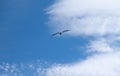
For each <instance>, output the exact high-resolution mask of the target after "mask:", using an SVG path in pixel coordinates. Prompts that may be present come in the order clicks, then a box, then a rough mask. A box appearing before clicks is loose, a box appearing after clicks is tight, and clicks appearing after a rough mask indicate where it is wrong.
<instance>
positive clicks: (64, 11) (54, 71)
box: [46, 0, 120, 76]
mask: <svg viewBox="0 0 120 76" xmlns="http://www.w3.org/2000/svg"><path fill="white" fill-rule="evenodd" d="M48 14H49V15H50V22H51V23H52V27H53V30H63V29H70V30H71V31H70V32H69V33H68V34H69V35H72V36H76V35H77V36H78V37H79V36H84V35H85V36H86V37H91V36H92V37H93V39H92V40H90V43H89V44H88V46H87V48H88V50H87V51H88V53H92V52H97V53H95V54H93V55H92V56H90V57H89V56H88V58H87V59H85V60H83V61H80V62H78V63H74V64H66V65H54V66H53V67H51V68H48V69H47V72H46V76H120V69H119V67H120V60H119V59H120V48H119V45H120V43H119V42H120V36H119V35H120V1H119V0H58V1H56V2H55V3H54V4H53V5H52V6H51V7H50V8H49V10H48Z"/></svg>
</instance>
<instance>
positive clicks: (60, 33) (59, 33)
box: [52, 30, 70, 36]
mask: <svg viewBox="0 0 120 76" xmlns="http://www.w3.org/2000/svg"><path fill="white" fill-rule="evenodd" d="M68 31H70V30H63V31H61V32H57V33H54V34H52V36H55V35H62V34H63V33H65V32H68Z"/></svg>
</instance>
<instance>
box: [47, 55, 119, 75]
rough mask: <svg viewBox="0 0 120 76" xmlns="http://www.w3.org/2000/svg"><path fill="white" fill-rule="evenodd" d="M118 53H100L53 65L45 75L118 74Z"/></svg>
mask: <svg viewBox="0 0 120 76" xmlns="http://www.w3.org/2000/svg"><path fill="white" fill-rule="evenodd" d="M119 59H120V53H111V54H100V55H95V56H92V57H89V58H88V59H86V60H84V61H82V62H78V63H75V64H70V65H58V66H53V67H51V68H50V69H48V71H47V73H46V74H47V76H120V68H119V67H120V60H119Z"/></svg>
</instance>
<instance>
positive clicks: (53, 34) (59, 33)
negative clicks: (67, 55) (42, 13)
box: [52, 32, 60, 36]
mask: <svg viewBox="0 0 120 76" xmlns="http://www.w3.org/2000/svg"><path fill="white" fill-rule="evenodd" d="M57 34H60V32H57V33H54V34H52V36H55V35H57Z"/></svg>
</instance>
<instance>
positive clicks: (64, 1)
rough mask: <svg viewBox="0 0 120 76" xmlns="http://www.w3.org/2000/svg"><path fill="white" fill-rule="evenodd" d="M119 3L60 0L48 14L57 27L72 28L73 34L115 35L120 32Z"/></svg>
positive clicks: (59, 28)
mask: <svg viewBox="0 0 120 76" xmlns="http://www.w3.org/2000/svg"><path fill="white" fill-rule="evenodd" d="M119 4H120V1H119V0H110V1H109V0H59V1H58V2H56V3H55V4H53V5H52V6H51V7H50V8H49V11H48V14H49V15H50V16H51V17H50V21H51V23H53V24H54V28H55V29H57V30H61V29H66V28H68V29H71V33H72V34H71V35H87V36H88V35H90V36H96V35H97V36H99V35H100V36H103V35H109V34H112V35H113V34H114V35H115V34H119V32H120V29H119V28H120V22H119V21H120V11H119V10H120V5H119ZM98 28H99V29H98Z"/></svg>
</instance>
